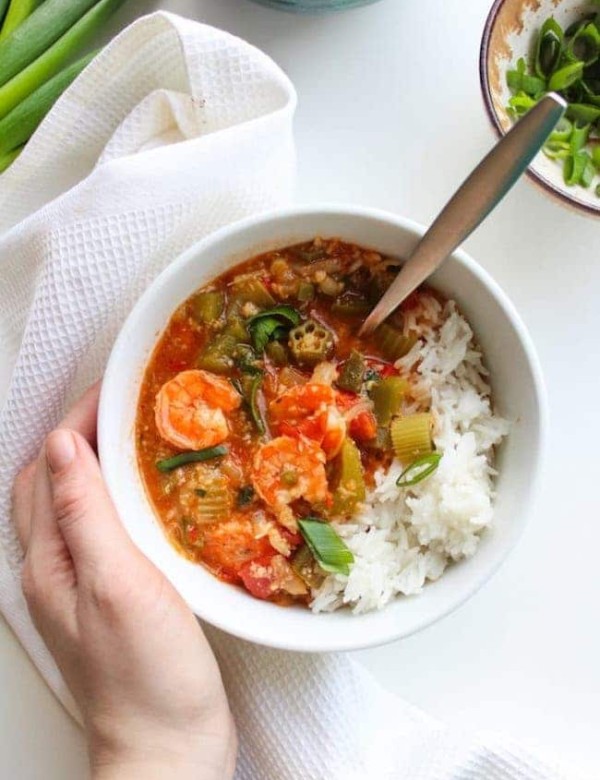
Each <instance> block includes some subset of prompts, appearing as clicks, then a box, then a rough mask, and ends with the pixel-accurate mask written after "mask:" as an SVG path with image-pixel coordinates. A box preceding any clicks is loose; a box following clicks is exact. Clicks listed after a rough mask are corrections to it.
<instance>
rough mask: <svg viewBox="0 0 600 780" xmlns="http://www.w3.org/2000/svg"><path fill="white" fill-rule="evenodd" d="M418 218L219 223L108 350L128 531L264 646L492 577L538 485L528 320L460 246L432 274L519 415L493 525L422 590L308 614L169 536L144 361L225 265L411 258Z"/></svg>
mask: <svg viewBox="0 0 600 780" xmlns="http://www.w3.org/2000/svg"><path fill="white" fill-rule="evenodd" d="M422 233H423V228H422V227H420V226H419V225H417V224H415V223H413V222H411V221H409V220H406V219H403V218H401V217H397V216H394V215H392V214H388V213H385V212H380V211H375V210H369V209H363V208H355V207H320V208H303V209H291V210H288V211H282V212H277V213H273V214H267V215H261V216H258V217H254V218H250V219H247V220H244V221H242V222H238V223H236V224H233V225H231V226H229V227H225V228H222V229H221V230H219V231H217V232H216V233H214V234H212V235H211V236H209V237H208V238H206V239H204V240H203V241H201V242H200V243H198V244H196V245H195V246H193V247H191V248H190V249H189V250H188V251H187V252H185V253H184V254H183V255H181V256H180V257H179V258H177V259H176V260H174V261H173V263H172V264H171V265H170V266H169V267H168V268H167V269H166V270H165V271H163V273H162V274H161V275H160V276H159V277H158V278H157V279H156V280H155V281H154V282H153V284H151V285H150V287H149V288H148V289H147V290H146V292H145V293H144V294H143V295H142V297H141V298H140V300H139V301H138V303H137V304H136V306H135V307H134V309H133V311H132V312H131V314H130V315H129V317H128V318H127V321H126V322H125V324H124V326H123V329H122V330H121V333H120V334H119V337H118V338H117V341H116V343H115V345H114V348H113V351H112V353H111V356H110V359H109V362H108V365H107V368H106V373H105V376H104V381H103V385H102V393H101V398H100V409H99V421H98V445H99V453H100V461H101V465H102V470H103V473H104V476H105V478H106V482H107V484H108V488H109V491H110V493H111V495H112V497H113V499H114V501H115V504H116V506H117V509H118V511H119V514H120V516H121V518H122V520H123V523H124V525H125V527H126V528H127V531H128V532H129V534H130V535H131V537H132V539H133V540H134V541H135V543H136V544H137V545H138V546H139V547H140V548H141V550H142V551H143V552H144V553H145V554H146V555H147V556H148V557H149V558H150V559H151V560H152V561H153V562H154V563H155V564H156V565H157V566H158V568H159V569H161V570H162V571H163V572H164V573H165V574H166V576H167V577H168V578H169V579H170V580H171V582H172V583H173V584H174V586H175V587H176V588H177V589H178V590H179V592H180V593H181V595H182V596H183V597H184V598H185V600H186V601H187V602H188V604H189V605H190V607H191V608H192V609H193V610H194V612H195V613H196V614H197V615H198V616H199V617H201V618H203V619H204V620H206V621H208V622H209V623H211V624H213V625H215V626H217V627H219V628H221V629H223V630H225V631H227V632H229V633H230V634H234V635H235V636H238V637H241V638H243V639H247V640H250V641H253V642H257V643H259V644H263V645H267V646H270V647H277V648H283V649H288V650H297V651H333V650H353V649H359V648H365V647H370V646H374V645H378V644H383V643H385V642H389V641H391V640H394V639H398V638H400V637H403V636H407V635H408V634H411V633H413V632H415V631H417V630H419V629H421V628H423V627H425V626H427V625H428V624H430V623H433V622H434V621H436V620H438V619H439V618H441V617H442V616H443V615H446V614H447V613H449V612H450V611H452V610H453V609H455V608H456V607H457V606H459V605H460V604H461V603H462V602H463V601H465V599H467V598H468V597H469V596H471V595H472V594H473V593H475V591H476V590H477V589H478V588H479V587H480V586H481V585H482V584H483V583H484V582H485V581H486V580H487V579H488V578H489V577H490V575H491V574H492V572H494V570H495V569H496V568H497V567H498V566H499V565H500V563H501V562H502V561H503V560H504V558H505V557H506V555H507V554H508V552H509V551H510V549H511V548H512V546H513V545H514V543H515V542H516V540H517V538H518V537H519V535H520V534H521V532H522V530H523V527H524V524H525V521H526V518H527V515H528V513H529V511H530V505H531V502H532V499H533V498H534V495H535V493H536V490H537V478H538V470H539V461H540V457H541V452H542V444H543V438H544V431H545V416H546V402H545V395H544V390H543V383H542V379H541V375H540V369H539V365H538V360H537V358H536V355H535V352H534V349H533V346H532V344H531V341H530V339H529V336H528V335H527V332H526V330H525V327H524V325H523V323H522V322H521V320H520V318H519V316H518V314H517V313H516V311H515V310H514V308H513V306H512V304H511V303H510V301H509V300H508V299H507V297H506V295H505V294H504V293H503V292H502V290H501V289H500V288H499V287H498V285H497V284H496V283H495V282H494V281H493V280H492V279H491V278H490V276H489V275H488V274H487V273H486V272H485V271H484V270H483V269H482V268H481V267H480V266H479V265H477V263H475V262H474V261H473V260H471V259H470V258H469V257H468V256H467V255H466V254H464V253H463V252H461V251H457V252H455V253H454V254H453V255H452V256H451V257H450V258H449V259H448V260H447V261H446V262H445V263H444V265H443V266H442V268H441V269H439V270H438V271H437V272H436V273H435V275H434V276H433V277H432V279H431V282H432V285H433V286H434V287H435V288H437V289H438V290H439V291H440V292H441V293H443V294H444V295H446V296H448V297H452V298H454V299H455V300H456V301H457V302H458V305H459V306H460V308H461V309H462V311H463V312H464V314H465V315H466V316H467V318H468V319H469V321H470V323H471V324H472V326H473V328H474V330H475V333H476V336H477V339H478V341H479V343H480V344H481V347H482V348H483V352H484V357H485V361H486V363H487V366H488V368H489V369H490V372H491V382H492V386H493V393H494V402H495V407H496V410H497V412H498V413H500V414H502V415H504V416H506V417H507V418H509V419H510V420H512V421H514V423H513V426H512V431H511V433H510V435H509V436H508V438H507V439H506V440H505V442H503V443H502V445H501V447H500V448H499V451H498V457H497V468H498V469H499V476H498V479H497V484H496V489H497V499H496V507H495V524H494V527H493V528H492V529H490V530H489V531H486V533H484V535H483V537H482V539H481V544H480V546H479V549H478V551H477V553H476V554H475V555H474V556H473V557H472V558H470V559H469V560H466V561H463V562H461V563H459V564H456V565H453V566H451V567H449V568H448V570H447V571H446V572H445V573H444V575H443V576H442V577H441V579H440V580H438V581H437V582H433V583H430V584H428V585H427V586H426V587H425V589H424V591H423V592H422V593H421V594H420V595H418V596H411V597H408V598H407V597H400V598H397V599H396V600H395V601H393V602H392V603H390V604H389V605H388V606H387V607H386V608H384V609H382V610H381V611H379V612H371V613H367V614H363V615H353V614H352V613H351V612H350V611H349V610H346V609H344V610H340V611H337V612H334V613H331V614H318V615H315V614H313V613H312V612H311V611H310V610H309V609H306V608H304V607H279V606H277V605H275V604H271V603H269V602H266V601H260V600H258V599H255V598H253V597H252V596H250V595H249V594H248V593H247V592H245V591H244V590H242V589H241V588H237V587H234V586H232V585H228V584H225V583H223V582H221V581H219V580H218V579H217V578H216V577H214V576H213V575H212V574H210V573H209V572H208V571H207V570H206V569H204V568H203V567H202V566H200V565H198V564H195V563H192V562H190V561H188V560H186V559H185V558H184V557H182V556H181V555H180V554H178V553H177V552H176V550H175V549H174V548H173V547H172V546H171V544H170V543H169V542H168V541H167V538H166V536H165V534H164V533H163V531H162V528H161V525H160V523H159V521H158V519H157V518H156V517H155V514H154V512H153V510H152V507H151V505H150V503H149V500H148V498H147V497H146V494H145V491H144V487H143V484H142V481H141V478H140V474H139V471H138V468H137V463H136V452H135V436H134V429H135V416H136V407H137V401H138V396H139V392H140V384H141V381H142V377H143V373H144V369H145V367H146V364H147V362H148V359H149V357H150V355H151V353H152V350H153V348H154V346H155V344H156V341H157V339H158V337H159V336H160V334H161V332H162V331H163V330H164V328H165V326H166V325H167V322H168V320H169V318H170V317H171V315H172V314H173V312H174V311H175V309H176V308H177V307H178V306H179V305H180V304H181V303H182V302H183V301H184V300H186V299H187V298H188V297H189V295H190V294H191V293H192V292H193V291H194V290H196V289H197V288H198V287H200V286H202V285H203V284H205V283H206V282H208V281H209V280H210V279H211V278H213V277H214V276H216V275H218V274H220V273H222V272H223V271H224V270H225V269H227V268H229V267H231V266H233V265H235V264H237V263H239V262H241V261H242V260H246V259H248V258H250V257H253V256H254V255H256V254H259V253H261V252H265V251H269V250H274V249H276V248H278V247H284V246H288V245H290V244H294V243H298V242H301V241H307V240H309V239H312V238H314V237H315V236H317V235H318V236H322V237H340V238H342V239H344V240H345V241H349V242H353V243H356V244H360V245H362V246H365V247H372V248H373V249H375V250H377V251H378V252H381V253H383V254H385V255H392V256H396V257H399V258H402V257H405V256H407V254H408V253H410V251H411V250H412V248H413V247H414V246H415V244H416V243H417V241H418V240H419V238H420V236H421V235H422Z"/></svg>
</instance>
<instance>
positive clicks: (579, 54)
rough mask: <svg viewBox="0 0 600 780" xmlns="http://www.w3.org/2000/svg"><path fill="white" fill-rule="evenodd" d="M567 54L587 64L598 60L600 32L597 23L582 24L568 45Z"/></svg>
mask: <svg viewBox="0 0 600 780" xmlns="http://www.w3.org/2000/svg"><path fill="white" fill-rule="evenodd" d="M566 53H567V56H569V57H571V58H572V59H574V60H580V61H582V62H583V63H584V64H585V65H591V64H592V63H594V62H596V60H597V59H598V56H599V55H600V32H598V28H597V27H596V25H595V24H585V25H582V26H581V27H580V28H579V29H578V30H577V32H576V33H575V35H574V36H573V37H572V38H571V40H570V41H569V43H568V45H567V52H566Z"/></svg>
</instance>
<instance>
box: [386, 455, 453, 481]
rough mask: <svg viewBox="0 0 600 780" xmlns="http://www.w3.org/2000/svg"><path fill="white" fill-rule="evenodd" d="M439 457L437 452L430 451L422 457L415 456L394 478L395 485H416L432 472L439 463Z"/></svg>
mask: <svg viewBox="0 0 600 780" xmlns="http://www.w3.org/2000/svg"><path fill="white" fill-rule="evenodd" d="M441 459H442V455H441V453H439V452H432V453H430V454H429V455H424V456H423V457H422V458H417V459H416V460H414V461H413V462H412V463H411V464H410V466H409V467H408V468H406V469H404V471H403V472H402V474H400V476H399V477H398V479H397V480H396V485H398V487H401V488H407V487H412V486H413V485H417V484H418V483H419V482H422V481H423V480H424V479H427V477H429V476H431V475H432V474H433V472H434V471H435V470H436V469H437V467H438V466H439V465H440V461H441Z"/></svg>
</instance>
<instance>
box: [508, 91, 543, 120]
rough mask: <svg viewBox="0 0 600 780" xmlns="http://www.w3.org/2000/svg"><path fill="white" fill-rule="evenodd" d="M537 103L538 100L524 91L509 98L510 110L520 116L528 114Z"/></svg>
mask: <svg viewBox="0 0 600 780" xmlns="http://www.w3.org/2000/svg"><path fill="white" fill-rule="evenodd" d="M536 103H537V100H534V99H533V98H532V97H529V95H526V94H525V93H524V92H519V93H517V94H516V95H513V96H512V97H511V98H510V99H509V101H508V105H509V111H510V113H511V114H512V115H514V116H515V117H517V118H518V117H521V116H523V115H524V114H526V113H527V112H528V111H529V110H530V109H532V108H533V107H534V106H535V104H536Z"/></svg>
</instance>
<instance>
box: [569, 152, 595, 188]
mask: <svg viewBox="0 0 600 780" xmlns="http://www.w3.org/2000/svg"><path fill="white" fill-rule="evenodd" d="M588 159H590V161H591V158H590V157H589V155H588V154H587V153H586V152H575V154H572V155H570V156H569V157H567V158H566V160H565V164H564V167H563V178H564V180H565V184H566V185H568V186H569V187H572V186H574V185H575V184H581V180H582V177H583V175H584V171H585V168H586V165H587V162H588Z"/></svg>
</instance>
